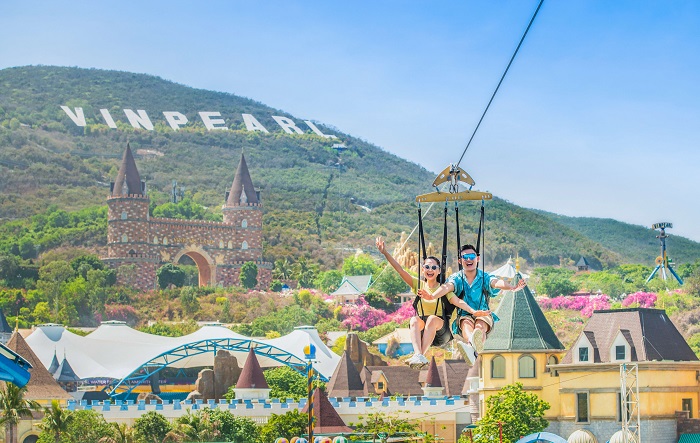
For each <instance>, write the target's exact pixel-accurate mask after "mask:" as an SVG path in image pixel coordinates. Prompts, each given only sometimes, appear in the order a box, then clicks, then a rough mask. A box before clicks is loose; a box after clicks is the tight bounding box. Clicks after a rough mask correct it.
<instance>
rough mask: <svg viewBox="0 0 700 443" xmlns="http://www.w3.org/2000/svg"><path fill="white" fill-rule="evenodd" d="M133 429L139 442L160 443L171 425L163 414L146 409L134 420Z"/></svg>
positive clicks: (170, 428)
mask: <svg viewBox="0 0 700 443" xmlns="http://www.w3.org/2000/svg"><path fill="white" fill-rule="evenodd" d="M134 430H135V434H136V441H138V442H140V443H161V442H162V441H163V439H164V438H165V436H166V435H167V434H168V432H170V431H171V430H172V426H171V425H170V422H169V421H168V419H167V418H165V417H164V416H163V415H161V414H159V413H157V412H155V411H148V412H146V413H145V414H143V415H142V416H141V417H139V418H137V419H136V420H135V421H134Z"/></svg>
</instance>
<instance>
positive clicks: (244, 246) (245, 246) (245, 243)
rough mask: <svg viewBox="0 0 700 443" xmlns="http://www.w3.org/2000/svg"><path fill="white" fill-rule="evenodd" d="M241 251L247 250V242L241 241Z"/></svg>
mask: <svg viewBox="0 0 700 443" xmlns="http://www.w3.org/2000/svg"><path fill="white" fill-rule="evenodd" d="M241 249H248V242H247V241H243V243H242V244H241Z"/></svg>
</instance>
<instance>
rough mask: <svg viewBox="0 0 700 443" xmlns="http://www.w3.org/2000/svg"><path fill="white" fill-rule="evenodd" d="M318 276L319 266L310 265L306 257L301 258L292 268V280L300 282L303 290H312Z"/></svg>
mask: <svg viewBox="0 0 700 443" xmlns="http://www.w3.org/2000/svg"><path fill="white" fill-rule="evenodd" d="M317 274H318V266H317V265H315V264H310V263H309V262H308V260H306V258H304V257H299V260H297V262H296V263H294V265H293V266H292V278H294V279H295V280H296V281H298V282H299V285H300V286H301V287H303V288H310V287H311V286H312V285H313V282H314V279H315V278H316V275H317Z"/></svg>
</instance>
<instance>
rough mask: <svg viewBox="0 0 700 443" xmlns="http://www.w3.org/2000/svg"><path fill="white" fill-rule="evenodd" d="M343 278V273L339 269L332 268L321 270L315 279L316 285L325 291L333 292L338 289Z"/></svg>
mask: <svg viewBox="0 0 700 443" xmlns="http://www.w3.org/2000/svg"><path fill="white" fill-rule="evenodd" d="M342 280H343V273H342V272H340V271H338V270H337V269H331V270H330V271H325V272H319V274H318V275H317V276H316V279H315V280H314V287H315V288H316V289H319V290H321V291H323V292H333V291H335V290H336V289H338V286H340V282H341V281H342Z"/></svg>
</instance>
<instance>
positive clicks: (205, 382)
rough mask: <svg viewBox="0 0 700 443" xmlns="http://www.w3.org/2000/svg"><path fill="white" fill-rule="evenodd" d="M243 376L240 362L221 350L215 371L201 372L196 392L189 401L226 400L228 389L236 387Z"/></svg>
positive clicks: (196, 384)
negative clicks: (225, 395)
mask: <svg viewBox="0 0 700 443" xmlns="http://www.w3.org/2000/svg"><path fill="white" fill-rule="evenodd" d="M240 375H241V368H239V367H238V360H237V359H236V357H234V356H233V355H231V353H230V352H228V351H225V350H223V349H222V350H219V351H218V352H217V353H216V356H215V357H214V369H202V370H201V371H199V375H198V376H197V381H196V382H195V384H194V391H192V392H190V393H189V395H188V396H187V399H188V400H199V399H201V400H204V401H206V400H209V399H214V400H219V399H221V398H224V394H226V392H228V389H229V388H230V387H231V386H233V385H235V384H236V382H237V381H238V377H239V376H240Z"/></svg>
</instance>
